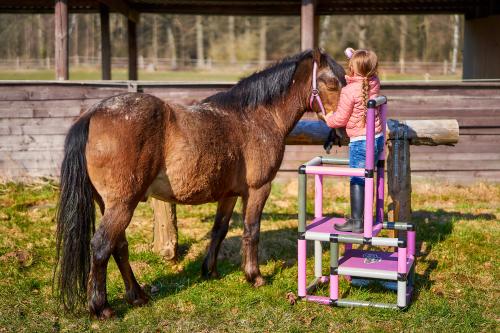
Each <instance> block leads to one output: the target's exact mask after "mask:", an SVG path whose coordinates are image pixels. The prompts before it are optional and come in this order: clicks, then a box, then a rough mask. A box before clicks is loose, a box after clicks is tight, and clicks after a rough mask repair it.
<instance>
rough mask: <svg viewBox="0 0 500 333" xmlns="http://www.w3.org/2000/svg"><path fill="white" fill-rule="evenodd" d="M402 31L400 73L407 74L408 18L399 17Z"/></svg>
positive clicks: (400, 36) (400, 34)
mask: <svg viewBox="0 0 500 333" xmlns="http://www.w3.org/2000/svg"><path fill="white" fill-rule="evenodd" d="M399 21H400V27H399V28H400V30H399V72H400V73H404V72H405V58H406V35H407V34H408V21H407V19H406V16H404V15H401V16H400V17H399Z"/></svg>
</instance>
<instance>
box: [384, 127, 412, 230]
mask: <svg viewBox="0 0 500 333" xmlns="http://www.w3.org/2000/svg"><path fill="white" fill-rule="evenodd" d="M389 126H390V127H391V135H390V136H389V140H387V142H388V148H389V153H388V156H387V185H388V189H389V206H388V216H389V221H391V222H395V221H399V222H411V168H410V140H409V138H408V126H407V125H406V124H404V123H399V122H398V123H396V124H392V125H389ZM396 234H397V233H395V232H393V233H392V235H391V236H392V237H396Z"/></svg>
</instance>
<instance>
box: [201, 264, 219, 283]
mask: <svg viewBox="0 0 500 333" xmlns="http://www.w3.org/2000/svg"><path fill="white" fill-rule="evenodd" d="M201 276H202V277H203V278H204V279H207V280H210V279H218V278H220V275H219V272H217V269H213V270H210V269H208V267H206V266H205V264H203V266H202V267H201Z"/></svg>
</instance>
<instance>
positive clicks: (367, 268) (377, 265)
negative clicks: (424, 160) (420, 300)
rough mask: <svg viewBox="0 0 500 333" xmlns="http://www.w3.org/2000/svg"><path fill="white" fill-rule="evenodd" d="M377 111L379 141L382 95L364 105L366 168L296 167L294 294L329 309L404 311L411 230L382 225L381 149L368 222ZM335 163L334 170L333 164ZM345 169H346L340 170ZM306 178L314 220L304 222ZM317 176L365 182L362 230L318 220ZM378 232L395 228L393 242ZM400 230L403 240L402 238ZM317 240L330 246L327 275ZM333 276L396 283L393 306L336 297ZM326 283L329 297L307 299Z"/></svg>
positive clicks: (329, 163)
mask: <svg viewBox="0 0 500 333" xmlns="http://www.w3.org/2000/svg"><path fill="white" fill-rule="evenodd" d="M377 109H379V110H380V116H381V120H382V129H383V135H384V138H385V136H386V133H385V132H386V115H387V99H386V97H385V96H380V97H377V98H376V99H371V100H369V101H368V110H367V117H366V118H367V121H366V124H367V127H366V145H367V148H366V164H365V165H366V168H365V169H362V168H350V167H348V165H349V160H348V159H339V158H331V157H321V156H318V157H315V158H313V159H312V160H310V161H309V162H307V163H305V164H303V165H301V166H300V168H299V227H298V229H299V230H298V231H299V233H298V296H299V297H300V298H302V299H305V300H306V301H311V302H317V303H320V304H325V305H331V306H346V307H352V306H374V307H381V308H393V309H398V308H399V309H404V308H406V307H407V306H408V304H409V303H410V299H411V295H412V292H413V285H414V272H415V227H414V225H413V224H412V223H407V222H384V221H383V217H384V168H385V145H384V149H383V150H382V152H380V155H379V156H378V159H377V165H376V166H377V172H376V175H377V178H376V190H377V192H376V193H377V196H376V206H375V210H376V214H375V221H374V219H373V199H374V179H373V176H374V167H375V163H374V155H375V154H374V143H375V112H376V110H377ZM334 165H340V166H334ZM346 165H347V166H346ZM307 175H314V184H315V201H314V219H313V220H312V222H311V223H310V224H309V225H307V221H306V183H307ZM323 176H358V177H364V179H365V203H364V232H363V234H357V233H352V232H340V231H337V230H336V229H335V228H334V227H333V226H334V224H337V223H344V222H345V219H344V218H335V217H333V218H332V217H327V216H323ZM382 229H392V230H399V231H400V232H399V238H389V237H377V235H378V234H379V232H380V231H381V230H382ZM403 232H406V237H403V236H404V235H402V233H403ZM308 240H309V241H314V276H315V279H314V281H313V282H312V283H311V284H309V286H308V285H307V278H306V259H307V254H306V246H307V241H308ZM321 242H329V243H330V275H329V276H324V275H323V270H322V246H321ZM339 243H344V244H345V251H344V255H343V256H342V257H340V258H339ZM352 244H368V245H373V246H386V247H387V246H389V247H394V248H397V251H394V252H384V251H365V250H360V249H352ZM339 275H344V276H346V277H347V278H348V279H349V280H350V278H351V277H360V278H368V279H375V280H392V281H397V302H396V303H395V304H392V303H376V302H367V301H358V300H350V299H341V298H339ZM328 281H329V282H330V291H329V297H325V296H316V295H312V293H313V292H314V290H315V289H316V287H317V286H318V285H319V284H322V283H327V282H328Z"/></svg>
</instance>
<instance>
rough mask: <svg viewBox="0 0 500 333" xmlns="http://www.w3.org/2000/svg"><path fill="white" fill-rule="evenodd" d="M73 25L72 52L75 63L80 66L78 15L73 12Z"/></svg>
mask: <svg viewBox="0 0 500 333" xmlns="http://www.w3.org/2000/svg"><path fill="white" fill-rule="evenodd" d="M71 27H72V35H71V37H72V38H71V45H72V47H71V48H72V51H73V52H72V54H73V64H74V65H75V66H78V65H79V64H80V59H78V42H79V41H78V31H79V29H78V15H76V14H73V15H72V16H71Z"/></svg>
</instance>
